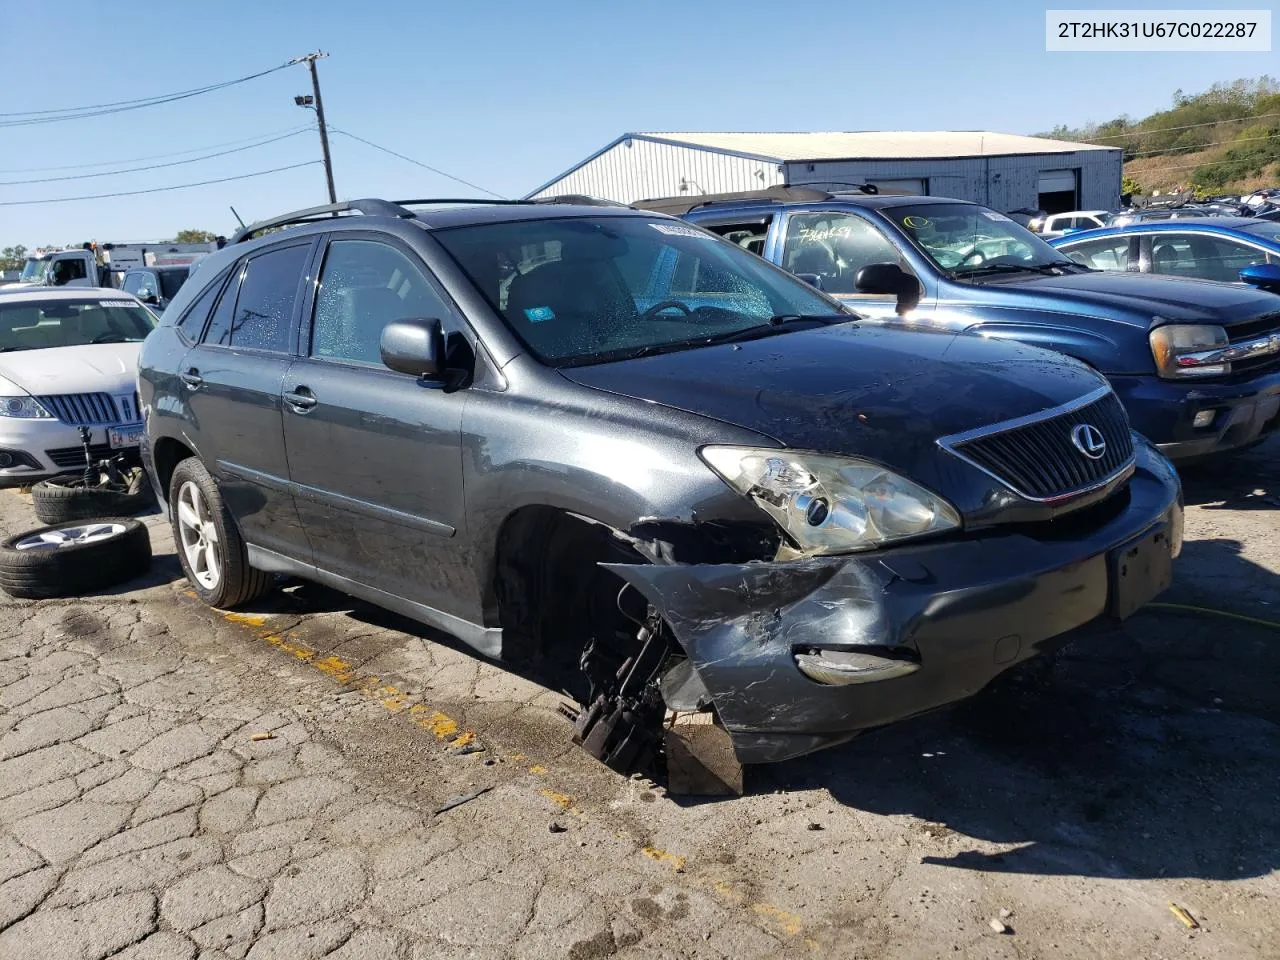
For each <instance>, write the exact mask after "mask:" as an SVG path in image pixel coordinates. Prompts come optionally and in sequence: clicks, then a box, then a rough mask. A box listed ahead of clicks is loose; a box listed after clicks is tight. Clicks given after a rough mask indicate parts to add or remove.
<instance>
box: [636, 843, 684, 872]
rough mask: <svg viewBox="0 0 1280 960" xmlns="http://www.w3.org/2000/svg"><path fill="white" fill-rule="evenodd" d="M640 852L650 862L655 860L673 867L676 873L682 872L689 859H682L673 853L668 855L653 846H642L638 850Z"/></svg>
mask: <svg viewBox="0 0 1280 960" xmlns="http://www.w3.org/2000/svg"><path fill="white" fill-rule="evenodd" d="M640 852H641V853H643V854H644V855H645V856H646V857H648V858H649V859H650V860H657V861H658V862H659V863H665V864H668V865H670V866H671V867H674V868H675V871H676V873H682V872H683V871H684V865H685V863H686V862H688V859H689V858H688V857H682V856H680V855H679V854H675V853H668V852H667V851H666V850H662V849H660V848H658V847H653V846H643V847H641V848H640Z"/></svg>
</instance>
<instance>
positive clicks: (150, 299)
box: [138, 290, 160, 306]
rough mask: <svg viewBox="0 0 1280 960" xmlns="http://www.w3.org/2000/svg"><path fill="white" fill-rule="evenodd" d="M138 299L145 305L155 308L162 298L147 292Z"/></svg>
mask: <svg viewBox="0 0 1280 960" xmlns="http://www.w3.org/2000/svg"><path fill="white" fill-rule="evenodd" d="M138 299H139V300H141V301H142V302H143V303H149V304H151V305H153V306H154V305H155V304H158V303H159V302H160V298H159V297H157V296H156V295H155V294H154V293H152V292H151V291H150V290H147V291H146V292H144V293H143V294H142V295H141V296H140V297H138Z"/></svg>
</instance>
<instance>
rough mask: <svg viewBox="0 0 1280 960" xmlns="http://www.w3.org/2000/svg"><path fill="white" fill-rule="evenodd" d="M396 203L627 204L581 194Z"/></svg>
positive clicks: (407, 205)
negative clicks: (531, 197) (511, 198)
mask: <svg viewBox="0 0 1280 960" xmlns="http://www.w3.org/2000/svg"><path fill="white" fill-rule="evenodd" d="M396 203H398V204H400V205H401V206H402V207H426V206H432V205H435V204H446V203H488V204H493V205H495V206H524V205H525V204H530V203H572V204H581V205H582V206H584V207H625V206H626V204H625V203H616V202H614V201H613V200H602V199H600V198H599V197H589V196H587V195H586V194H581V193H566V194H561V195H560V196H556V197H537V198H536V199H530V198H524V199H521V200H499V199H490V198H488V197H431V198H429V199H424V200H397V201H396Z"/></svg>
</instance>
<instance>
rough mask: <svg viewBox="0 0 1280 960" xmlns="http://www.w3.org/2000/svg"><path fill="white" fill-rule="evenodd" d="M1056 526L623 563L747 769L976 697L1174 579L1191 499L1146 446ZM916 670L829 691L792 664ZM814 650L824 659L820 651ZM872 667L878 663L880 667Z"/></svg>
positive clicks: (619, 567)
mask: <svg viewBox="0 0 1280 960" xmlns="http://www.w3.org/2000/svg"><path fill="white" fill-rule="evenodd" d="M1082 513H1085V514H1089V515H1090V516H1089V517H1077V518H1075V519H1074V520H1073V519H1072V518H1071V517H1067V518H1063V519H1062V520H1060V521H1058V527H1057V528H1056V529H1053V530H1045V529H1041V530H1036V531H1028V532H1020V531H1016V530H1012V529H998V528H997V529H991V530H988V531H982V532H976V531H975V532H974V534H973V535H971V536H969V537H966V538H965V539H961V540H952V541H940V542H936V543H932V544H929V543H925V544H920V545H918V546H913V547H902V548H899V549H895V550H887V551H883V552H877V553H874V554H872V553H867V554H858V555H849V556H840V557H821V558H814V559H809V560H797V561H789V562H755V563H746V564H717V565H697V564H667V565H663V564H613V565H610V569H611V570H613V571H614V572H615V573H616V574H618V575H619V576H620V577H622V578H623V579H625V580H627V581H628V582H629V583H631V584H632V585H633V586H635V587H636V588H637V589H638V590H640V591H641V592H642V593H644V594H645V596H646V597H647V598H648V599H649V601H650V602H651V603H653V604H654V606H655V607H656V608H657V609H658V611H659V612H660V613H661V614H662V615H663V617H665V619H666V621H667V623H668V624H669V625H670V628H671V630H672V632H673V633H674V634H675V636H676V638H677V640H678V641H679V642H680V644H681V645H682V646H683V648H684V651H685V653H686V654H687V655H688V657H689V661H690V663H691V665H692V666H693V668H694V670H695V671H696V675H695V676H693V677H692V678H685V680H684V681H683V686H684V688H685V693H686V694H687V693H688V690H689V688H690V687H693V688H695V689H696V690H698V691H700V690H703V689H705V694H706V697H707V698H708V699H709V700H710V701H711V702H712V703H714V705H715V708H716V711H717V713H718V714H719V717H720V720H721V721H722V722H723V724H724V726H725V728H726V730H728V732H729V734H730V736H731V737H732V740H733V744H734V749H735V752H736V753H737V756H738V759H739V761H740V762H742V763H766V762H771V761H777V760H786V759H789V758H791V757H796V756H800V755H802V754H806V753H810V752H812V751H814V750H817V749H820V748H822V747H827V746H831V745H834V744H837V743H840V742H843V741H845V740H848V739H849V738H850V737H852V736H853V735H854V734H856V733H857V732H858V731H861V730H865V729H869V728H872V727H878V726H882V725H884V724H887V723H890V722H892V721H895V720H900V719H903V718H905V717H909V716H912V715H914V714H918V713H923V712H925V711H928V710H931V709H933V708H936V707H939V706H942V705H944V704H947V703H951V702H953V701H956V700H960V699H962V698H964V697H967V696H970V695H971V694H974V693H976V692H977V691H978V690H980V689H981V688H982V687H984V686H985V685H986V684H987V683H989V682H990V681H991V680H992V679H993V678H994V677H995V676H996V675H997V674H999V673H1000V672H1002V671H1003V670H1006V669H1007V668H1009V667H1010V666H1012V665H1013V664H1015V663H1018V662H1019V661H1021V660H1025V659H1027V658H1029V657H1031V656H1033V655H1034V654H1036V653H1037V652H1040V651H1041V650H1042V649H1043V648H1044V647H1045V646H1046V643H1047V641H1050V640H1052V639H1053V638H1055V637H1060V636H1062V635H1063V634H1065V633H1067V632H1068V631H1071V630H1074V629H1076V628H1077V627H1080V626H1083V625H1084V624H1087V623H1090V622H1091V621H1094V620H1097V619H1099V618H1101V617H1104V616H1107V615H1108V614H1110V615H1111V616H1112V617H1123V616H1126V615H1128V614H1129V613H1131V612H1132V611H1133V610H1134V609H1136V608H1137V607H1138V606H1141V605H1142V604H1143V603H1145V602H1147V601H1148V600H1150V599H1152V597H1153V596H1155V595H1156V594H1157V593H1159V592H1160V591H1161V590H1163V589H1164V587H1165V586H1167V584H1168V571H1169V568H1170V564H1171V560H1172V557H1173V556H1175V555H1176V554H1177V552H1178V550H1179V548H1180V544H1181V536H1182V533H1181V530H1182V507H1181V491H1180V487H1179V484H1178V479H1177V476H1176V474H1175V473H1174V472H1173V470H1172V468H1171V467H1170V466H1169V464H1168V462H1167V461H1165V460H1164V459H1163V458H1162V457H1160V456H1159V455H1158V454H1156V453H1155V452H1154V451H1152V450H1151V449H1150V448H1149V447H1147V446H1146V445H1145V444H1144V445H1142V446H1140V447H1139V450H1138V464H1137V470H1136V472H1135V473H1134V476H1133V478H1132V479H1131V481H1130V482H1129V485H1128V488H1127V490H1126V491H1123V492H1121V493H1117V494H1116V495H1115V496H1114V497H1113V498H1111V500H1110V501H1109V502H1106V503H1104V504H1102V505H1099V506H1097V507H1092V508H1089V509H1088V510H1087V511H1082ZM823 650H834V651H848V652H856V653H864V654H865V653H868V652H869V653H872V654H882V655H883V656H884V658H885V662H886V663H889V664H893V663H899V664H901V663H911V664H917V665H918V669H914V670H911V671H910V672H905V671H903V670H892V669H890V670H887V671H886V672H885V676H886V679H871V680H870V682H857V683H852V684H847V685H834V684H830V683H820V682H816V681H815V680H813V679H810V677H809V676H806V674H805V673H804V672H802V671H801V669H800V667H799V665H798V663H797V655H802V656H803V655H804V654H811V653H813V652H814V651H819V652H820V651H823ZM819 655H820V653H819ZM873 659H875V658H873Z"/></svg>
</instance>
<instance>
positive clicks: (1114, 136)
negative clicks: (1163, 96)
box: [1082, 113, 1280, 143]
mask: <svg viewBox="0 0 1280 960" xmlns="http://www.w3.org/2000/svg"><path fill="white" fill-rule="evenodd" d="M1271 117H1280V113H1258V114H1254V115H1253V116H1251V117H1232V118H1230V119H1227V120H1207V121H1205V122H1204V123H1188V124H1184V125H1183V126H1180V127H1159V128H1158V129H1155V130H1131V131H1129V132H1128V133H1109V134H1107V135H1106V136H1105V137H1084V138H1082V142H1084V143H1093V142H1094V141H1096V140H1123V139H1125V138H1126V137H1144V136H1148V135H1150V134H1154V133H1168V132H1169V131H1171V130H1194V129H1195V128H1196V127H1216V126H1217V125H1218V124H1220V123H1244V122H1245V121H1246V120H1267V119H1269V118H1271Z"/></svg>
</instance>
